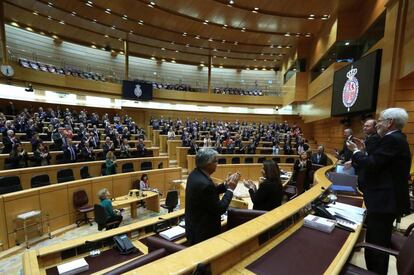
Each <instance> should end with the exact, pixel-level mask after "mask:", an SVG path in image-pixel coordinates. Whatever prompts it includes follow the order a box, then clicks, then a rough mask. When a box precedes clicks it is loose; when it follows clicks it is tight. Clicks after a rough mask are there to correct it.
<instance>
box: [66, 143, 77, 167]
mask: <svg viewBox="0 0 414 275" xmlns="http://www.w3.org/2000/svg"><path fill="white" fill-rule="evenodd" d="M63 155H64V159H65V162H66V163H74V162H76V161H77V160H78V147H77V146H76V145H75V144H74V143H73V141H72V140H71V139H69V140H68V145H67V146H65V147H64V148H63Z"/></svg>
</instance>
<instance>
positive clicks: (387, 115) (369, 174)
mask: <svg viewBox="0 0 414 275" xmlns="http://www.w3.org/2000/svg"><path fill="white" fill-rule="evenodd" d="M407 120H408V114H407V112H406V111H405V110H404V109H401V108H389V109H386V110H384V111H382V112H381V115H380V118H379V119H378V122H377V125H376V128H377V132H378V134H379V135H380V137H381V140H380V142H379V144H378V147H377V149H376V150H374V151H373V152H371V153H370V154H368V155H367V154H365V153H364V152H362V149H363V147H364V145H363V144H362V143H361V142H360V141H359V140H355V143H354V142H352V141H348V143H347V146H348V148H349V150H351V151H352V152H353V155H352V162H353V163H355V164H357V165H358V167H359V168H360V169H361V170H363V172H364V173H365V179H364V181H365V186H364V201H365V205H366V207H367V217H366V220H365V222H366V226H367V231H366V235H365V240H366V242H369V243H372V244H376V245H380V246H384V247H390V243H391V234H392V226H393V222H394V220H395V219H396V218H397V217H401V216H402V215H404V214H408V213H409V211H410V198H409V193H408V177H409V174H410V165H411V152H410V147H409V146H408V142H407V138H406V136H405V135H404V134H403V133H402V132H401V130H402V128H403V127H404V126H405V124H406V123H407ZM388 260H389V256H388V255H386V254H382V253H379V252H375V251H372V250H369V249H366V250H365V261H366V264H367V267H368V270H370V271H373V272H376V273H378V274H387V271H388Z"/></svg>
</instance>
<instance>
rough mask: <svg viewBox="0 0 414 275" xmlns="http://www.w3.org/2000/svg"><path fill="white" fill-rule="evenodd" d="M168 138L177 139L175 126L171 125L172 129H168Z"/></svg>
mask: <svg viewBox="0 0 414 275" xmlns="http://www.w3.org/2000/svg"><path fill="white" fill-rule="evenodd" d="M167 139H168V140H173V139H175V132H174V129H173V127H170V129H169V130H168V133H167Z"/></svg>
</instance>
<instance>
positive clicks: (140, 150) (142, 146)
mask: <svg viewBox="0 0 414 275" xmlns="http://www.w3.org/2000/svg"><path fill="white" fill-rule="evenodd" d="M146 151H147V149H145V144H144V140H143V139H141V138H140V139H139V141H138V143H137V156H138V157H145V153H146Z"/></svg>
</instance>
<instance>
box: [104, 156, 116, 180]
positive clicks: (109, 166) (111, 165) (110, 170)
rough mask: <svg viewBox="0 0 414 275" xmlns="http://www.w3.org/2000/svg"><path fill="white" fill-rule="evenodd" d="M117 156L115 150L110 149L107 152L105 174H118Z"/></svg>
mask: <svg viewBox="0 0 414 275" xmlns="http://www.w3.org/2000/svg"><path fill="white" fill-rule="evenodd" d="M116 167H117V164H116V157H115V154H114V152H112V151H109V152H108V153H106V160H105V176H107V175H114V174H116Z"/></svg>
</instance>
